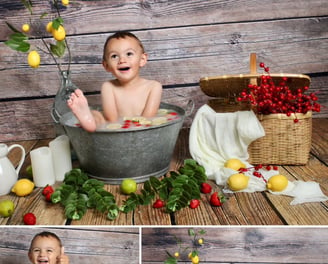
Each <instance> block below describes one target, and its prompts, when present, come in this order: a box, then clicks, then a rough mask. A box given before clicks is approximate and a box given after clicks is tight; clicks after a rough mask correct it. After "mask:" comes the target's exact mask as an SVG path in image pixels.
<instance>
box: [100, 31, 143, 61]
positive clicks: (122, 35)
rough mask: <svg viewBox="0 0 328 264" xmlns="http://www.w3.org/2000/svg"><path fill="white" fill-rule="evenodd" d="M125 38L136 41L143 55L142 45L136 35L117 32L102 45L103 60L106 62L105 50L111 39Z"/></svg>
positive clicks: (127, 32)
mask: <svg viewBox="0 0 328 264" xmlns="http://www.w3.org/2000/svg"><path fill="white" fill-rule="evenodd" d="M127 37H128V38H134V39H135V40H136V41H138V43H139V45H140V47H141V50H142V53H145V49H144V46H143V45H142V43H141V41H140V39H139V38H138V37H137V36H136V35H134V34H133V33H131V32H129V31H118V32H116V33H115V34H113V35H111V36H109V37H108V38H107V39H106V42H105V45H104V53H103V60H106V48H107V44H108V42H109V41H111V40H112V39H120V38H127Z"/></svg>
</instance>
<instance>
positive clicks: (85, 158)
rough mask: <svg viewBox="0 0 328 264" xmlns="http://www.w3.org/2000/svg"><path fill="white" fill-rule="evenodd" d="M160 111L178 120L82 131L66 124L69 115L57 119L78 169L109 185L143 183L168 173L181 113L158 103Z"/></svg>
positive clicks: (180, 124)
mask: <svg viewBox="0 0 328 264" xmlns="http://www.w3.org/2000/svg"><path fill="white" fill-rule="evenodd" d="M160 107H161V108H165V109H172V110H174V111H176V112H177V113H178V114H179V116H180V118H178V119H176V120H172V121H170V122H168V123H165V124H162V125H158V126H151V127H145V128H137V129H133V130H132V129H128V130H127V129H118V130H109V131H96V132H93V133H89V132H86V131H85V130H84V129H82V128H79V127H76V126H74V125H70V124H69V120H71V119H72V116H73V114H72V113H71V112H69V113H66V114H64V115H63V116H61V118H60V123H61V125H63V127H64V130H65V132H66V134H67V135H68V137H69V139H70V141H71V144H72V147H73V149H74V150H75V152H76V155H77V158H78V160H79V163H80V167H81V168H82V169H83V170H84V171H85V172H87V173H88V174H89V175H90V177H93V178H96V179H99V180H103V181H105V182H106V183H110V184H120V183H121V181H122V180H124V179H127V178H132V179H134V180H135V181H136V182H144V181H146V180H148V179H149V177H151V176H155V177H160V176H162V175H164V174H165V173H166V172H168V170H169V165H170V162H171V158H172V154H173V151H174V147H175V144H176V140H177V137H178V135H179V131H180V129H181V126H182V124H183V120H184V117H185V110H184V109H182V108H180V107H178V106H176V105H171V104H166V103H161V106H160Z"/></svg>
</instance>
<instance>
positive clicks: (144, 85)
mask: <svg viewBox="0 0 328 264" xmlns="http://www.w3.org/2000/svg"><path fill="white" fill-rule="evenodd" d="M146 63H147V54H146V53H145V51H144V47H143V45H142V43H141V42H140V40H139V39H138V38H137V37H136V36H135V35H134V34H132V33H130V32H125V31H123V32H117V33H115V34H114V35H112V36H110V37H109V38H108V39H107V41H106V43H105V45H104V54H103V63H102V64H103V67H104V68H105V70H106V71H108V72H110V73H112V74H113V75H114V76H115V78H116V79H114V80H110V81H107V82H105V83H104V84H103V85H102V88H101V102H102V108H103V109H102V110H103V111H102V112H99V111H95V110H90V108H89V105H88V102H87V99H86V97H85V96H84V95H83V92H82V91H81V90H79V89H77V90H76V91H75V92H74V93H72V94H71V96H70V99H69V100H68V101H67V104H68V106H69V108H70V109H71V110H72V112H73V113H74V115H75V116H76V118H77V119H78V120H79V121H80V124H81V126H82V127H83V128H84V129H85V130H87V131H89V132H93V131H95V130H96V128H97V126H98V125H100V124H102V123H104V122H106V121H107V122H116V121H117V120H118V119H119V118H120V117H121V118H122V117H134V116H144V117H152V116H154V115H156V113H157V111H158V108H159V105H160V101H161V96H162V85H161V84H160V83H159V82H157V81H154V80H147V79H144V78H142V77H141V76H140V75H139V71H140V68H141V67H143V66H145V65H146Z"/></svg>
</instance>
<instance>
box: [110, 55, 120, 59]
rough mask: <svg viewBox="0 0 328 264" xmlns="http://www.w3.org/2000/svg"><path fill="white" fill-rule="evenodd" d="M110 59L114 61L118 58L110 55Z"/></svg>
mask: <svg viewBox="0 0 328 264" xmlns="http://www.w3.org/2000/svg"><path fill="white" fill-rule="evenodd" d="M110 58H111V59H112V60H116V59H117V58H118V56H117V55H116V54H112V55H111V56H110Z"/></svg>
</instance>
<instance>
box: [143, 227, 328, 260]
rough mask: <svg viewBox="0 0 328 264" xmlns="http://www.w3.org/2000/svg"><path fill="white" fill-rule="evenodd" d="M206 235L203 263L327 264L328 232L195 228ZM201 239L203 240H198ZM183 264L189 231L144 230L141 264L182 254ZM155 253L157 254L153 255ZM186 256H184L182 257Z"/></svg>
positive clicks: (188, 241) (202, 247) (188, 242)
mask: <svg viewBox="0 0 328 264" xmlns="http://www.w3.org/2000/svg"><path fill="white" fill-rule="evenodd" d="M192 229H193V230H194V231H196V232H197V231H199V230H201V229H203V230H205V231H206V234H205V235H203V238H204V244H203V246H201V247H197V250H198V251H199V257H200V263H211V264H214V263H225V264H233V263H243V264H246V263H253V264H255V263H262V264H264V263H271V264H280V263H294V264H295V263H304V264H305V263H306V264H310V263H328V261H327V253H326V251H327V246H328V237H327V235H328V228H315V227H311V228H310V227H307V228H302V227H294V228H293V227H288V228H284V227H269V228H266V227H223V228H220V227H215V228H214V227H212V228H201V227H196V228H192ZM198 237H202V236H198ZM176 239H180V240H181V246H182V248H188V249H187V250H186V251H180V256H181V259H180V260H181V263H188V262H189V261H188V258H187V255H188V253H189V252H190V251H191V250H190V249H191V248H192V246H193V245H192V242H191V241H192V239H191V237H190V236H188V229H187V228H142V263H144V264H155V263H163V262H164V260H165V259H166V258H167V253H166V251H167V252H169V253H170V254H172V255H173V254H174V252H176V251H179V247H178V246H177V242H176V241H177V240H176ZM154 252H156V254H154ZM182 252H183V254H181V253H182Z"/></svg>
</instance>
